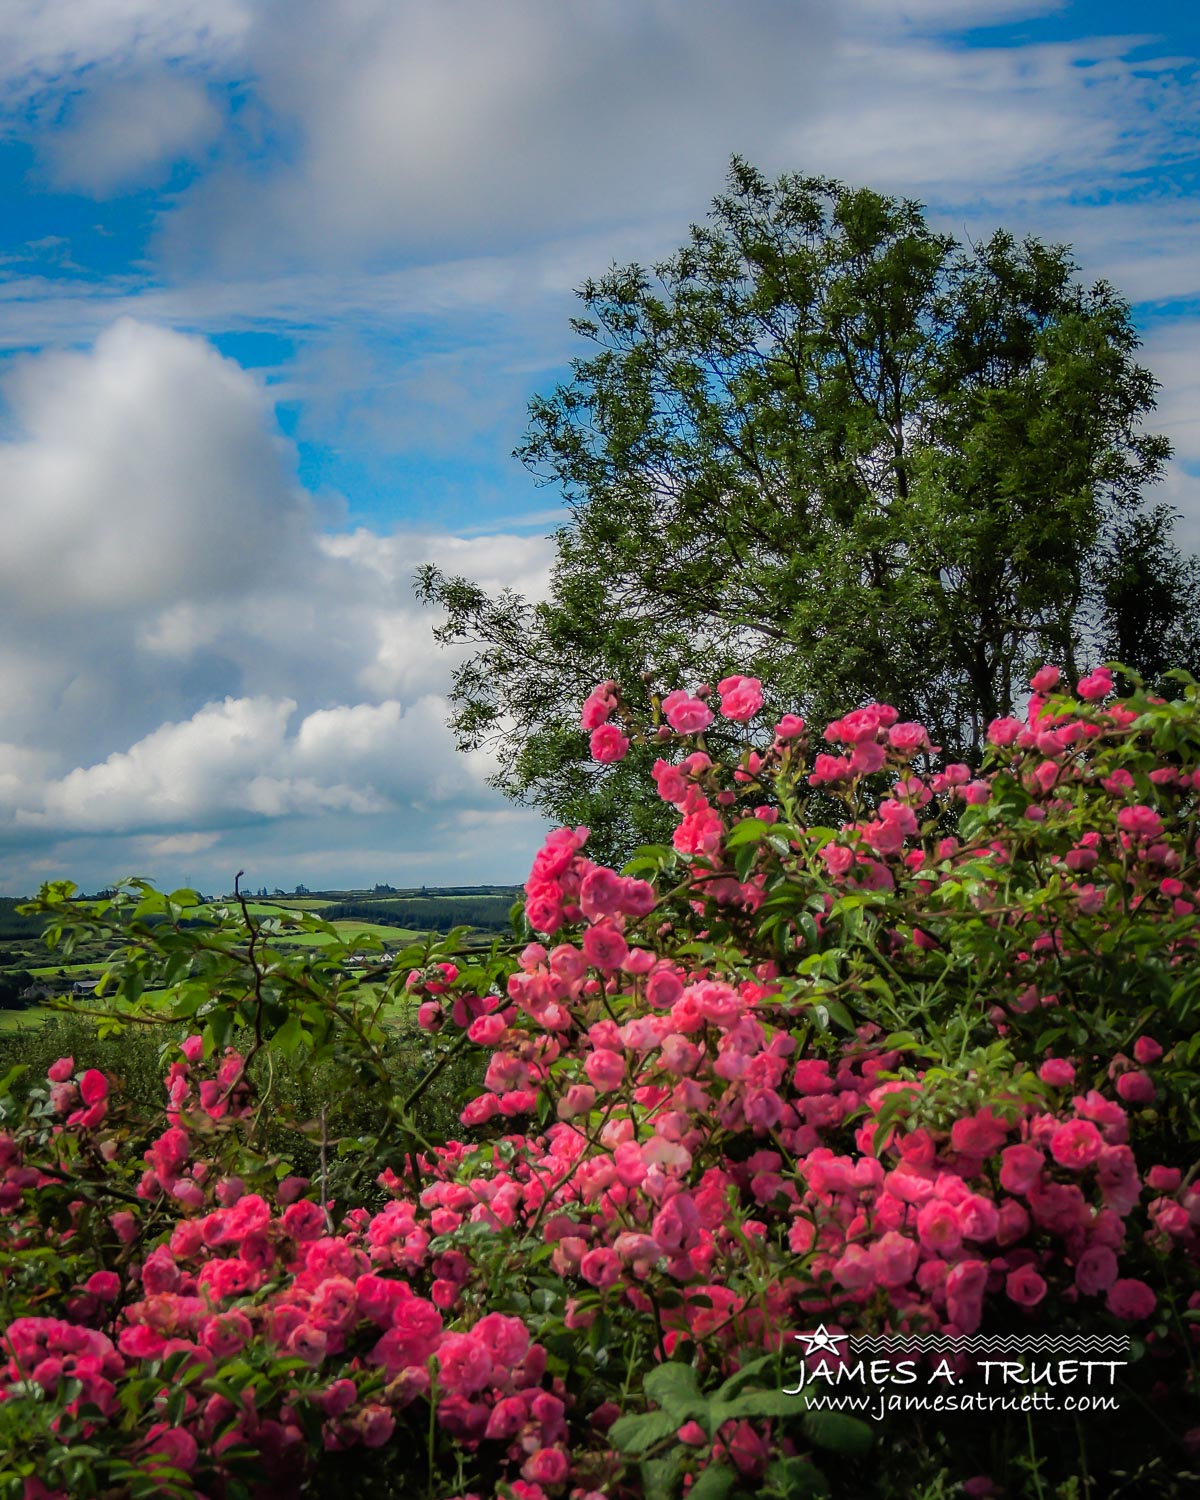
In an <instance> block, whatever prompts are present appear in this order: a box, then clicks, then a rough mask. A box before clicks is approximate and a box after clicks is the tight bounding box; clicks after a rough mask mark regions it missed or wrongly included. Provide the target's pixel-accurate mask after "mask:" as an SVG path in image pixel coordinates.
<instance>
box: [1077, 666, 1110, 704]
mask: <svg viewBox="0 0 1200 1500" xmlns="http://www.w3.org/2000/svg"><path fill="white" fill-rule="evenodd" d="M1075 691H1076V692H1077V693H1078V694H1079V696H1080V697H1081V698H1082V699H1084V701H1085V702H1087V703H1095V702H1098V701H1099V699H1101V698H1107V697H1108V695H1109V693H1111V692H1112V673H1111V672H1110V671H1109V670H1108V668H1107V667H1097V668H1096V670H1095V671H1094V672H1091V673H1089V675H1088V676H1087V677H1081V678H1080V679H1079V681H1078V682H1077V683H1076V685H1075Z"/></svg>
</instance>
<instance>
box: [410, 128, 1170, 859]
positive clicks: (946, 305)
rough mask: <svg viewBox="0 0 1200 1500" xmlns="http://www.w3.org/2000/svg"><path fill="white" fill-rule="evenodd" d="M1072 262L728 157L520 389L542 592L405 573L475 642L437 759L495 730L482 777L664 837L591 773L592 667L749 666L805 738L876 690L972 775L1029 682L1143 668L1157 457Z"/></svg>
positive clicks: (1162, 532) (601, 672) (605, 776)
mask: <svg viewBox="0 0 1200 1500" xmlns="http://www.w3.org/2000/svg"><path fill="white" fill-rule="evenodd" d="M1076 272H1077V267H1076V265H1075V263H1074V261H1073V260H1072V258H1071V255H1070V253H1069V251H1068V250H1067V249H1066V248H1064V247H1062V246H1047V245H1043V244H1041V243H1039V242H1038V241H1036V240H1033V239H1029V240H1025V241H1024V242H1021V243H1018V242H1016V241H1015V240H1014V239H1013V237H1012V236H1011V235H1010V234H1008V233H1006V232H1003V231H999V232H997V233H996V234H994V235H993V236H992V237H991V238H990V239H988V240H987V241H985V242H984V243H982V244H979V245H968V246H965V247H964V246H961V245H959V244H957V243H956V242H955V241H954V239H953V238H952V237H950V236H948V235H943V234H938V233H935V232H934V230H933V229H931V228H930V226H929V225H928V223H927V222H926V220H925V217H924V214H923V211H922V209H921V206H920V205H919V204H917V203H913V202H909V201H904V200H899V199H894V198H888V197H885V196H882V195H880V194H879V193H875V192H871V191H869V190H866V189H852V188H849V187H846V186H845V185H843V184H841V183H839V182H835V181H830V180H826V179H822V178H810V177H800V176H786V177H784V178H781V179H780V180H779V182H778V183H775V184H771V183H770V182H769V181H768V180H767V179H766V178H764V177H763V176H762V175H761V174H760V173H759V172H757V171H756V170H755V169H754V168H753V167H751V166H750V165H748V164H747V163H746V162H744V161H742V160H740V159H738V158H734V161H733V163H732V166H731V169H730V174H729V184H728V191H727V193H726V194H725V195H724V196H722V197H719V198H718V199H717V200H716V201H715V203H714V208H713V213H712V215H711V216H710V220H709V222H708V223H707V224H706V225H703V226H699V227H697V226H693V228H692V230H691V234H690V237H689V239H688V242H687V243H686V244H685V245H684V246H683V247H682V248H681V249H680V250H679V251H678V252H677V253H676V254H675V255H674V256H672V257H671V258H670V259H669V260H667V261H665V262H664V263H662V264H661V265H658V266H655V267H654V268H653V270H652V271H647V270H645V269H643V268H642V267H640V266H636V265H635V266H628V267H623V268H621V267H614V268H612V269H611V270H610V271H609V272H608V274H607V275H605V276H604V277H602V278H601V279H600V280H599V281H588V282H587V283H586V284H585V285H584V286H583V287H582V288H581V289H580V293H579V295H580V297H581V298H582V301H583V304H584V308H585V311H586V315H585V316H584V317H582V318H579V319H577V320H574V322H573V326H574V328H575V330H576V332H578V333H579V334H580V335H581V336H582V337H583V338H584V339H585V340H586V341H587V343H588V344H589V346H590V352H589V354H588V356H587V357H585V358H580V359H577V360H575V361H574V362H573V364H572V375H571V378H570V379H569V381H567V382H566V383H565V384H562V385H560V386H559V387H558V388H557V389H555V390H554V391H553V392H552V393H551V394H550V395H549V396H545V397H539V398H537V399H535V400H534V401H533V402H532V404H531V407H530V412H531V426H530V430H529V432H528V434H527V436H526V440H525V442H524V445H523V446H522V447H521V448H519V449H518V450H517V456H519V457H520V458H521V459H523V461H524V462H525V463H526V464H527V465H528V466H529V467H530V469H531V470H533V472H534V473H536V474H537V475H538V476H539V477H540V478H541V479H543V480H544V481H545V482H547V483H553V484H555V485H557V486H559V487H560V488H561V490H562V493H563V494H564V496H565V498H566V500H567V503H568V505H569V508H570V518H569V520H568V521H567V523H566V524H565V525H564V526H563V527H562V528H561V529H560V530H559V531H558V532H557V534H556V541H557V547H558V551H557V559H556V562H555V566H554V569H553V576H552V584H551V589H550V593H549V597H548V598H547V599H546V600H545V601H544V602H539V603H536V604H534V603H531V602H530V601H528V600H525V599H523V598H521V597H519V596H517V595H516V594H514V593H511V592H507V593H502V594H500V595H499V596H497V597H490V596H488V595H487V594H486V593H485V592H484V591H482V590H481V589H479V588H478V587H476V586H475V585H473V584H472V583H470V582H469V581H468V580H465V579H462V578H455V577H449V576H447V575H446V574H444V573H443V572H442V571H441V570H439V569H438V568H437V567H434V566H427V567H425V568H423V569H422V570H421V571H420V573H419V574H418V578H417V586H418V591H419V594H420V596H421V597H422V598H423V599H424V600H425V601H426V602H427V603H429V604H431V605H435V606H437V607H440V608H441V609H442V610H443V611H444V614H445V618H444V623H443V624H442V625H441V627H440V628H439V630H438V631H437V635H438V637H439V639H440V640H442V641H443V642H444V643H457V644H464V643H466V644H469V645H471V646H473V647H474V648H475V649H474V652H473V654H471V655H469V656H468V657H467V658H466V659H465V660H464V661H463V663H462V665H461V666H460V667H459V668H458V670H457V672H456V676H455V683H454V691H453V719H452V724H453V728H454V730H455V732H456V735H457V739H458V742H459V744H460V745H461V746H463V747H471V746H478V745H480V744H481V743H484V742H490V743H492V744H494V745H495V746H496V747H497V748H498V750H499V752H500V771H499V773H498V775H497V778H496V781H497V784H498V785H499V786H501V787H503V788H504V789H505V790H506V791H507V792H509V793H510V794H511V795H513V796H515V797H517V798H519V799H521V800H524V801H525V802H527V803H530V804H532V805H534V806H537V807H540V808H541V809H543V810H544V811H545V812H546V813H547V814H549V815H550V816H552V817H555V818H556V819H559V820H561V821H565V822H586V823H588V824H589V825H590V826H591V827H592V829H593V834H594V838H593V844H592V846H590V847H594V848H596V849H597V850H598V851H600V852H601V853H604V854H607V855H608V856H609V857H614V856H616V855H617V854H618V853H619V852H620V851H622V850H624V849H627V848H629V847H630V846H631V845H633V844H635V843H638V842H641V841H644V840H645V839H646V838H647V837H657V836H658V835H660V834H661V832H662V829H663V827H664V826H665V825H664V824H663V822H662V818H661V811H660V809H658V808H656V807H655V806H653V805H650V804H648V803H647V802H646V800H645V793H644V791H643V790H642V788H644V787H645V785H646V778H645V766H644V765H642V764H641V763H640V761H639V759H638V758H637V757H634V759H632V760H631V761H629V762H627V763H623V764H622V765H620V766H618V767H615V768H609V769H604V770H600V769H599V768H597V767H595V766H593V765H591V764H590V763H589V761H588V757H587V746H586V738H585V736H584V735H583V734H582V733H581V731H580V729H579V726H578V720H577V717H576V714H577V709H578V704H579V701H580V699H581V698H582V696H583V695H584V694H585V693H586V692H587V690H588V689H589V688H590V687H591V686H592V684H593V683H595V682H596V681H598V680H603V679H604V678H608V677H613V678H616V679H617V680H619V681H620V682H621V683H622V685H623V686H624V688H625V690H626V692H628V691H629V690H630V688H631V687H632V686H633V685H635V684H636V683H637V680H638V678H639V677H643V678H644V679H645V680H647V681H650V682H653V683H654V684H655V685H658V684H662V685H663V686H664V687H665V686H669V687H674V686H678V685H681V684H682V685H694V684H696V683H698V682H700V681H702V680H705V679H715V678H717V677H719V676H721V675H724V674H725V673H727V672H729V671H733V670H739V671H748V672H755V673H758V674H760V675H762V676H763V677H764V678H767V679H769V680H770V681H771V682H772V684H773V686H774V687H775V689H776V690H777V691H779V692H780V693H781V697H780V701H779V705H778V706H779V707H780V708H781V709H783V708H786V709H791V710H799V711H802V712H805V713H806V714H807V715H808V716H809V717H810V718H811V719H813V720H814V721H816V722H820V723H823V722H824V718H825V717H826V716H828V715H829V714H830V713H832V711H833V710H834V709H835V708H844V707H845V705H846V704H847V703H848V702H853V701H860V702H862V701H867V700H870V699H872V698H874V697H876V696H879V695H886V696H887V697H888V698H889V700H890V701H892V702H894V703H895V704H896V705H897V707H898V708H900V709H901V711H902V712H903V714H904V715H905V716H906V717H911V718H919V719H921V720H923V721H924V722H925V723H926V724H928V725H929V726H930V729H931V731H932V732H933V733H934V735H935V738H936V739H937V742H938V743H939V744H941V745H942V746H944V747H945V752H946V754H947V756H948V757H953V758H958V759H967V760H974V759H976V758H977V756H978V752H979V749H980V745H981V742H982V738H983V735H984V733H985V732H986V727H987V724H988V722H989V721H990V720H991V719H992V718H993V717H995V716H997V715H999V714H1004V713H1007V712H1010V711H1011V710H1012V709H1013V708H1014V707H1015V706H1017V704H1018V700H1019V699H1020V697H1021V694H1022V689H1023V684H1024V681H1025V679H1026V676H1027V673H1028V670H1029V669H1030V667H1031V666H1033V665H1036V664H1039V663H1040V662H1041V661H1043V660H1053V661H1056V662H1058V663H1059V664H1060V665H1061V666H1063V667H1064V668H1066V669H1067V670H1068V671H1070V672H1075V671H1077V670H1080V669H1081V668H1082V667H1083V666H1084V665H1085V664H1087V663H1089V662H1092V661H1095V660H1099V659H1102V651H1103V648H1105V647H1107V645H1108V644H1109V643H1110V641H1111V640H1113V639H1118V638H1119V639H1120V640H1121V643H1122V646H1123V649H1126V650H1127V655H1128V664H1129V665H1130V666H1133V667H1139V665H1140V658H1139V655H1138V652H1139V651H1140V650H1143V648H1144V651H1147V652H1150V654H1151V655H1154V653H1155V652H1156V651H1157V650H1158V647H1159V644H1160V641H1161V634H1160V627H1161V629H1173V628H1174V625H1173V624H1169V623H1163V622H1159V621H1158V619H1157V617H1155V621H1154V624H1153V627H1152V628H1149V629H1145V630H1142V631H1141V633H1140V635H1139V634H1138V633H1137V632H1136V631H1134V632H1131V631H1130V630H1128V629H1127V630H1125V631H1124V634H1122V633H1121V632H1120V631H1119V630H1115V622H1116V620H1117V618H1118V616H1121V611H1122V609H1124V615H1123V616H1122V618H1128V617H1129V608H1128V605H1129V599H1128V596H1127V591H1126V595H1125V596H1124V598H1125V602H1124V604H1121V603H1120V600H1121V598H1122V595H1121V590H1122V589H1123V588H1125V585H1124V584H1123V583H1122V582H1121V580H1122V579H1125V578H1128V577H1129V576H1131V575H1130V568H1131V566H1132V567H1133V569H1134V572H1135V573H1136V571H1137V568H1139V567H1140V568H1141V569H1142V571H1143V572H1150V573H1153V571H1154V569H1155V568H1156V567H1157V566H1158V564H1159V562H1161V561H1162V555H1164V554H1162V553H1161V549H1162V547H1164V546H1165V547H1166V548H1167V549H1168V550H1170V548H1171V543H1170V539H1169V521H1170V517H1169V515H1167V514H1166V513H1165V512H1163V511H1156V512H1153V513H1152V515H1154V516H1157V517H1158V520H1157V522H1152V521H1146V518H1145V512H1144V503H1143V499H1142V493H1143V490H1144V488H1145V487H1146V486H1147V485H1148V484H1149V483H1151V482H1152V481H1154V480H1156V479H1157V478H1159V477H1160V474H1161V472H1162V468H1163V465H1164V463H1165V461H1166V459H1167V458H1168V457H1169V451H1170V450H1169V447H1168V444H1167V442H1166V440H1165V439H1164V438H1162V437H1157V436H1153V435H1150V434H1147V433H1146V432H1144V431H1143V429H1142V426H1141V419H1142V417H1143V416H1144V414H1145V413H1146V412H1147V411H1149V410H1150V408H1151V407H1152V406H1153V404H1154V392H1155V381H1154V379H1153V377H1152V376H1151V375H1150V373H1149V372H1148V371H1147V370H1145V369H1143V368H1141V367H1140V366H1139V365H1138V364H1137V363H1136V361H1135V358H1134V355H1135V351H1136V349H1137V347H1138V338H1137V335H1136V332H1135V329H1134V327H1133V324H1132V322H1131V318H1130V311H1129V307H1128V305H1127V303H1126V302H1125V301H1124V300H1123V299H1122V298H1121V297H1120V296H1118V295H1117V293H1116V292H1115V291H1114V290H1113V289H1112V288H1111V287H1110V286H1108V285H1107V284H1106V283H1104V282H1098V283H1097V284H1095V285H1094V286H1091V287H1085V286H1084V285H1082V284H1081V283H1080V282H1079V281H1078V280H1077V277H1076ZM1131 548H1132V549H1133V550H1134V552H1135V553H1136V554H1137V557H1140V559H1141V560H1140V562H1138V561H1137V560H1136V558H1135V559H1134V560H1132V561H1131V556H1130V549H1131ZM1138 548H1140V549H1141V551H1140V552H1137V549H1138ZM1156 549H1158V550H1157V551H1156ZM1175 555H1176V556H1177V555H1178V554H1177V553H1176V554H1175ZM1181 566H1184V565H1183V564H1182V563H1181ZM1181 598H1182V596H1179V595H1178V591H1175V592H1172V591H1171V589H1167V591H1166V592H1165V593H1163V594H1162V607H1163V609H1164V610H1165V611H1166V613H1167V614H1169V615H1170V614H1171V612H1172V610H1173V609H1174V608H1175V605H1176V604H1177V603H1179V602H1181ZM1114 611H1115V613H1114ZM1174 618H1175V617H1174V615H1172V619H1174ZM1114 631H1115V634H1114ZM1135 636H1136V637H1137V639H1136V641H1135V639H1134V637H1135ZM1135 647H1136V649H1135ZM1155 661H1156V662H1157V657H1155ZM642 758H643V759H644V756H643V757H642Z"/></svg>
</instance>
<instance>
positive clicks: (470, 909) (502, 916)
mask: <svg viewBox="0 0 1200 1500" xmlns="http://www.w3.org/2000/svg"><path fill="white" fill-rule="evenodd" d="M516 898H517V892H516V891H510V892H506V893H505V894H504V895H501V896H460V895H454V896H428V897H419V896H418V897H415V898H412V899H405V898H403V897H401V898H398V899H397V900H395V901H343V902H339V903H338V905H336V906H327V907H326V908H325V909H324V910H323V911H322V912H321V916H322V917H323V918H324V919H325V921H327V922H340V921H346V920H353V921H361V922H380V923H383V924H384V925H391V926H394V927H409V928H412V929H414V930H415V931H417V932H449V931H450V929H451V928H452V927H475V928H478V929H480V930H481V931H483V932H507V931H508V925H509V923H508V914H509V912H510V911H511V910H512V904H513V902H514V901H515V900H516Z"/></svg>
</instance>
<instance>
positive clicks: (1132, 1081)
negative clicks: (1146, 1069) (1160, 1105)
mask: <svg viewBox="0 0 1200 1500" xmlns="http://www.w3.org/2000/svg"><path fill="white" fill-rule="evenodd" d="M1117 1093H1118V1094H1120V1096H1121V1098H1122V1099H1123V1100H1124V1101H1125V1103H1126V1104H1151V1103H1153V1102H1154V1097H1155V1094H1156V1093H1157V1090H1156V1089H1155V1087H1154V1080H1153V1079H1152V1078H1151V1077H1150V1075H1149V1073H1141V1072H1135V1073H1122V1074H1121V1076H1120V1078H1118V1079H1117Z"/></svg>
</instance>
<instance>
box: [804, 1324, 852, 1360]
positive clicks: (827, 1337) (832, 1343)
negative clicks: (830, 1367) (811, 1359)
mask: <svg viewBox="0 0 1200 1500" xmlns="http://www.w3.org/2000/svg"><path fill="white" fill-rule="evenodd" d="M795 1337H796V1338H798V1339H799V1340H800V1341H801V1343H803V1344H804V1346H805V1348H804V1353H805V1356H808V1355H810V1354H819V1353H822V1352H824V1351H825V1350H828V1351H829V1353H830V1354H832V1355H833V1356H834V1358H835V1359H840V1358H841V1354H842V1351H841V1350H840V1349H839V1348H838V1345H839V1344H840V1343H842V1342H844V1341H845V1340H846V1339H848V1338H849V1337H850V1335H849V1334H847V1333H830V1332H829V1330H828V1328H826V1327H825V1325H824V1323H820V1324H818V1326H817V1330H816V1332H815V1333H798V1334H796V1335H795Z"/></svg>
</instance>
